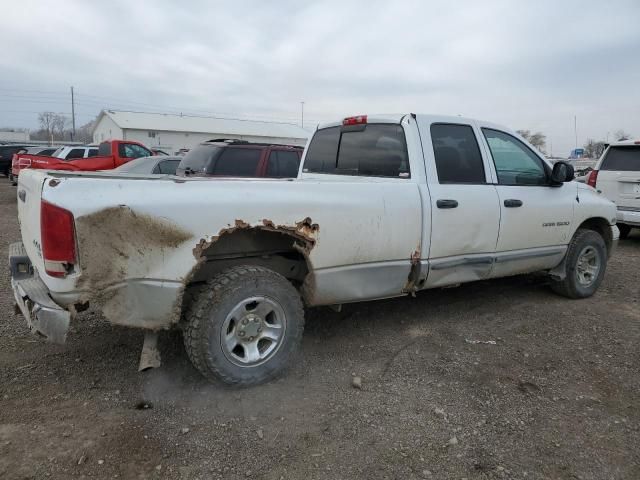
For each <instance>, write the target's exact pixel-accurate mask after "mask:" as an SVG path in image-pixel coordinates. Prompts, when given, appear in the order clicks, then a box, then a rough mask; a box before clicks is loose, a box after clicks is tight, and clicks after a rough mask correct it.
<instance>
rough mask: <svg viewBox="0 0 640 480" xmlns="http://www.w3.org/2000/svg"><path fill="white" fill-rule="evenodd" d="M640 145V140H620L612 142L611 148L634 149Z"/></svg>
mask: <svg viewBox="0 0 640 480" xmlns="http://www.w3.org/2000/svg"><path fill="white" fill-rule="evenodd" d="M638 145H640V140H620V141H618V142H611V143H610V144H609V146H611V147H633V146H636V147H637V146H638Z"/></svg>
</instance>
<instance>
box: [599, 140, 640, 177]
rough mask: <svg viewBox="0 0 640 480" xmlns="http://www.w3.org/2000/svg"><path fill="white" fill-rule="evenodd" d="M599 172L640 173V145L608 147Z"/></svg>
mask: <svg viewBox="0 0 640 480" xmlns="http://www.w3.org/2000/svg"><path fill="white" fill-rule="evenodd" d="M600 170H616V171H619V172H640V145H630V146H611V147H609V150H607V153H606V155H605V156H604V158H603V159H602V164H601V165H600Z"/></svg>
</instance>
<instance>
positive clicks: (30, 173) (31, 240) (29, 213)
mask: <svg viewBox="0 0 640 480" xmlns="http://www.w3.org/2000/svg"><path fill="white" fill-rule="evenodd" d="M46 180H47V173H46V172H45V171H43V170H32V169H26V170H24V171H23V172H22V173H21V175H20V176H19V177H18V189H17V190H18V221H19V222H20V231H21V233H22V243H23V244H24V248H25V249H26V251H27V255H28V256H29V259H30V260H31V263H32V264H33V266H34V267H35V268H36V269H37V270H38V271H40V272H43V271H44V260H43V258H42V250H41V245H40V241H41V240H40V239H41V236H40V202H41V196H42V187H43V185H44V182H45V181H46Z"/></svg>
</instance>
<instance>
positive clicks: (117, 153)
mask: <svg viewBox="0 0 640 480" xmlns="http://www.w3.org/2000/svg"><path fill="white" fill-rule="evenodd" d="M150 155H152V153H151V150H149V149H148V148H147V147H145V146H144V145H142V144H141V143H138V142H133V141H128V140H109V141H106V142H102V143H101V144H100V146H99V147H61V148H60V149H58V150H56V152H54V153H53V155H52V156H45V155H29V154H24V153H23V154H17V155H14V158H13V162H12V165H11V174H12V175H13V180H14V182H15V180H16V179H17V177H18V176H19V175H20V172H21V171H22V170H24V169H25V168H33V169H40V170H70V171H96V170H111V169H113V168H116V167H119V166H120V165H123V164H124V163H126V162H128V161H130V160H133V159H134V158H140V157H148V156H150Z"/></svg>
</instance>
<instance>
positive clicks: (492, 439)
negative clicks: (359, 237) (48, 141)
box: [0, 177, 640, 480]
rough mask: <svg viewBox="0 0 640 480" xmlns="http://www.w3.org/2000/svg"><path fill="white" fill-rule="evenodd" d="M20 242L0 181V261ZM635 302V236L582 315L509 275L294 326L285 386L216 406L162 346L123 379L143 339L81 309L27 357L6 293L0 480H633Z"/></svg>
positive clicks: (639, 421)
mask: <svg viewBox="0 0 640 480" xmlns="http://www.w3.org/2000/svg"><path fill="white" fill-rule="evenodd" d="M18 240H20V233H19V230H18V224H17V219H16V201H15V189H14V188H13V187H11V186H10V184H9V182H8V181H7V180H6V179H5V178H4V177H2V178H0V256H1V257H3V258H6V255H7V247H8V245H9V243H10V242H14V241H18ZM5 271H6V270H5ZM639 293H640V232H638V231H636V232H635V233H634V234H632V237H631V238H629V239H628V240H626V241H623V242H621V243H620V245H619V249H618V251H617V252H616V254H615V256H614V257H613V259H612V260H611V262H610V264H609V269H608V272H607V275H606V278H605V281H604V284H603V285H602V287H601V289H600V291H599V292H598V294H597V295H595V296H594V297H593V298H590V299H587V300H580V301H570V300H567V299H564V298H561V297H558V296H556V295H554V294H553V293H551V292H550V291H549V290H548V288H547V287H546V286H545V280H544V279H542V278H540V277H531V276H529V277H527V276H523V277H517V278H510V279H506V280H498V281H489V282H481V283H475V284H468V285H464V286H461V287H459V288H455V289H446V290H435V291H428V292H423V293H420V294H418V296H417V298H413V299H412V298H402V299H395V300H386V301H379V302H371V303H365V304H359V305H350V306H346V307H345V308H344V309H343V311H342V312H341V313H336V312H333V311H331V310H328V309H316V310H311V311H308V312H307V329H306V331H305V335H304V340H303V345H302V351H301V354H300V356H299V360H298V361H297V362H296V363H295V365H293V366H292V368H291V369H290V370H289V371H288V372H287V374H286V375H285V376H284V377H283V378H282V379H280V380H278V381H275V382H273V383H270V384H268V385H264V386H261V387H257V388H251V389H245V390H233V389H229V388H226V387H223V386H221V385H211V384H208V383H206V382H205V381H204V380H203V379H202V378H201V377H200V376H199V374H198V373H197V372H196V371H195V370H194V369H193V368H192V367H191V365H190V364H189V362H188V360H187V358H186V354H185V352H184V349H183V348H182V345H181V342H180V338H179V336H178V335H176V334H166V335H164V337H163V339H162V344H161V349H162V354H163V360H164V365H163V367H162V368H161V369H159V370H155V371H152V372H149V373H145V374H139V373H138V372H137V370H136V368H137V362H138V358H139V353H140V348H141V345H142V335H141V333H140V332H138V331H134V330H130V329H125V328H121V327H113V326H111V325H109V324H108V323H106V322H105V321H104V319H103V318H102V317H101V315H100V314H99V313H97V312H94V311H91V310H89V311H87V312H84V313H82V314H80V316H79V318H78V319H77V321H76V323H75V325H74V327H73V329H72V332H71V333H70V335H69V337H68V343H67V344H66V345H65V346H55V345H50V344H47V343H44V342H43V341H42V340H40V339H39V338H37V337H35V336H32V335H31V334H29V333H28V331H27V329H26V327H25V324H24V320H23V318H22V317H20V316H17V315H15V314H14V313H13V297H12V294H11V291H10V286H9V279H8V276H7V275H6V274H5V275H2V276H0V312H1V313H0V478H2V479H23V478H24V479H27V478H29V479H31V478H34V479H40V478H62V479H66V478H124V479H129V478H151V479H153V478H171V479H177V478H180V479H196V478H199V479H210V478H225V479H227V478H228V479H240V478H242V479H246V478H259V479H275V480H277V479H304V480H311V479H356V478H357V479H403V480H408V479H417V478H430V479H431V478H432V479H463V478H467V479H486V478H509V479H541V478H549V479H585V480H586V479H593V480H603V479H622V478H624V479H638V478H640V410H639V408H640V354H639V349H638V345H639V343H640V304H639V300H640V295H639ZM476 341H480V342H486V341H495V344H494V343H475V342H476ZM353 375H357V376H360V377H361V378H362V388H361V389H356V388H354V387H353V386H352V376H353Z"/></svg>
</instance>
